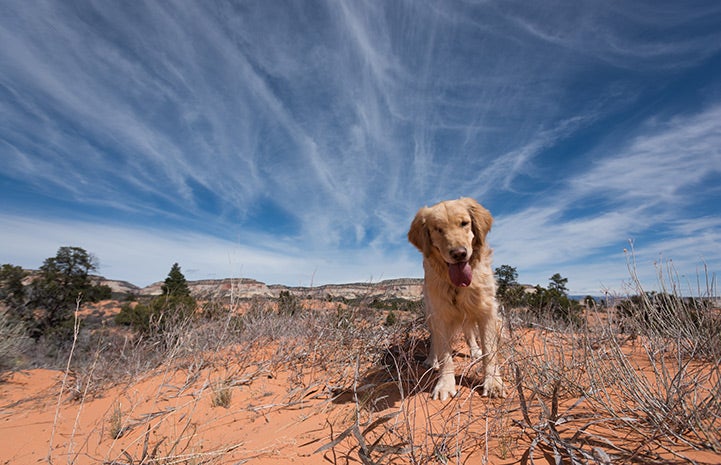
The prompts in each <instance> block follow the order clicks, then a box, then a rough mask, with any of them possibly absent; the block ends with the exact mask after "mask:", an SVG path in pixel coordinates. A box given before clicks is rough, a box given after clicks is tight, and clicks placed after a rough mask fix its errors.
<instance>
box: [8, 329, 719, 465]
mask: <svg viewBox="0 0 721 465" xmlns="http://www.w3.org/2000/svg"><path fill="white" fill-rule="evenodd" d="M516 338H517V340H520V341H521V344H525V345H528V346H529V347H533V348H534V349H533V350H535V351H536V352H539V353H543V352H544V351H546V352H548V351H552V350H553V348H552V347H549V344H548V339H545V338H543V337H541V336H540V335H539V333H537V332H526V333H525V334H521V335H520V336H519V335H516ZM567 342H568V341H566V342H563V341H562V342H559V345H563V344H566V343H567ZM459 347H460V346H459ZM238 350H246V349H238ZM274 350H275V349H274V348H261V349H258V352H257V353H255V354H251V355H250V356H249V355H248V354H247V353H244V354H243V357H238V353H237V352H234V351H233V349H228V352H227V353H220V354H213V355H212V357H209V359H208V360H205V361H204V363H203V364H194V363H193V362H192V361H188V362H187V363H180V364H177V365H175V366H167V367H160V368H157V369H154V370H153V371H152V372H149V373H144V374H142V375H141V376H136V377H134V378H133V379H130V380H128V381H126V382H123V383H117V384H115V385H111V386H105V385H101V384H102V383H95V385H94V384H93V383H83V382H82V380H78V379H77V375H76V374H74V373H72V372H70V373H67V374H66V373H64V372H62V371H52V370H44V369H35V370H29V371H21V372H16V373H13V374H12V375H11V376H9V377H8V378H6V379H5V380H4V381H2V382H0V464H34V463H52V464H77V465H83V464H99V463H102V464H116V465H120V464H125V465H128V464H139V463H164V464H171V463H182V464H186V463H187V464H190V463H193V464H199V463H222V464H242V463H253V464H269V465H270V464H279V463H293V464H308V465H311V464H312V465H315V464H321V463H342V464H346V463H353V464H356V463H363V460H364V458H363V457H364V454H366V453H367V455H369V456H372V458H371V459H372V460H373V461H367V462H366V463H379V464H380V463H383V464H385V463H413V462H415V463H443V464H445V463H464V464H475V463H489V464H512V463H530V461H529V456H528V450H529V443H530V439H529V437H531V436H529V434H527V433H528V431H527V430H524V429H523V428H520V427H519V422H522V421H523V415H522V414H521V411H520V408H519V405H520V399H519V396H518V393H517V391H515V390H514V389H513V388H512V387H511V389H509V396H508V398H506V399H487V398H483V397H481V396H480V395H479V394H478V385H477V381H476V380H475V379H474V378H473V377H472V376H468V377H466V376H464V374H465V373H467V372H468V371H467V370H466V367H464V364H466V365H467V363H468V360H467V357H466V356H464V354H463V349H462V348H461V349H459V354H458V356H457V365H458V366H457V373H458V374H459V385H460V388H459V389H460V392H459V395H458V396H457V397H456V398H454V399H452V400H451V401H449V402H447V403H442V402H440V401H432V400H430V399H429V395H428V391H429V389H430V385H431V384H430V382H431V381H432V375H430V374H428V373H424V372H422V371H418V372H416V373H415V374H414V373H406V374H405V375H409V374H410V375H412V376H410V378H413V377H414V376H417V378H418V379H416V380H413V379H405V381H404V383H398V382H397V379H394V376H393V374H392V373H388V372H387V371H383V370H378V369H373V367H352V366H349V367H346V368H345V372H340V375H339V372H338V371H335V372H333V373H330V372H328V371H326V370H325V369H324V368H322V366H321V365H322V364H318V366H317V367H313V366H306V367H298V366H294V365H293V361H292V359H288V361H286V362H284V363H280V364H273V363H269V360H270V359H271V358H272V354H273V351H274ZM627 350H628V351H629V353H633V352H634V351H639V353H641V352H642V351H640V350H639V349H638V348H634V346H633V344H631V343H629V346H628V348H627ZM210 358H212V359H213V360H212V361H211V360H210ZM241 359H242V360H241ZM636 363H637V364H638V366H637V368H638V369H640V370H643V369H644V367H643V366H642V365H643V362H642V358H639V359H638V361H637V362H636ZM405 375H404V376H405ZM399 376H400V375H399ZM505 376H506V378H507V380H509V378H510V373H508V372H506V373H505ZM538 376H541V374H539V375H538ZM343 377H345V379H344V378H343ZM400 377H402V376H400ZM413 383H416V384H413ZM399 386H402V388H401V390H405V392H399ZM509 386H510V384H509ZM525 400H526V401H527V402H529V403H533V402H534V399H533V398H528V399H525ZM584 408H585V404H579V400H578V398H577V397H574V396H573V395H568V396H566V397H564V398H562V402H561V405H560V406H559V407H558V409H559V411H564V410H568V409H575V410H574V415H577V417H574V419H575V418H578V417H583V414H584ZM533 414H534V415H536V416H538V415H539V413H538V408H536V410H534V411H533ZM568 418H571V416H569V417H568ZM531 420H532V422H535V421H536V420H537V418H533V419H531ZM558 428H559V430H560V429H562V426H561V425H560V424H559V426H558ZM611 429H612V428H611V427H610V426H609V427H607V426H603V425H602V426H600V427H599V428H596V429H595V430H593V428H592V429H589V431H591V430H593V431H595V434H598V435H599V436H603V435H605V436H606V437H611V436H612V431H611ZM606 433H608V434H606ZM409 440H412V442H413V444H414V445H415V447H414V448H411V447H410V446H409ZM614 440H615V439H614ZM634 440H636V439H633V438H632V439H631V441H634ZM376 441H377V442H376ZM419 445H420V446H419ZM676 447H677V449H676V450H675V451H674V453H671V454H669V453H668V451H660V453H661V454H662V455H664V454H665V455H664V456H666V457H670V458H673V459H674V460H676V462H677V463H678V461H679V459H678V456H677V454H683V456H684V457H686V458H688V459H689V460H693V461H695V462H696V463H702V464H718V463H721V455H719V454H714V453H711V452H708V451H698V450H692V449H691V448H689V447H686V446H684V445H683V444H678V445H677V446H676ZM414 454H416V455H414ZM533 456H534V457H535V460H534V463H554V457H553V456H552V455H549V454H548V453H547V452H546V453H545V454H544V453H543V452H542V451H541V449H540V448H538V449H536V450H535V451H534V452H533ZM153 459H158V461H157V462H155V461H153ZM371 459H369V460H371ZM602 459H603V457H602V456H599V463H603V461H602ZM681 462H683V460H681ZM689 463H691V462H689Z"/></svg>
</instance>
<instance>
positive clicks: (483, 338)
mask: <svg viewBox="0 0 721 465" xmlns="http://www.w3.org/2000/svg"><path fill="white" fill-rule="evenodd" d="M492 223H493V217H492V216H491V214H490V213H489V212H488V210H486V209H485V208H483V207H482V206H481V205H480V204H479V203H478V202H476V201H475V200H473V199H470V198H461V199H458V200H449V201H445V202H441V203H439V204H436V205H433V206H432V207H423V208H421V209H420V210H418V213H417V214H416V217H415V219H414V220H413V222H412V223H411V228H410V230H409V231H408V240H409V241H410V242H411V244H413V245H414V246H416V247H417V248H418V250H420V251H421V253H423V269H424V271H425V277H424V282H423V297H424V300H425V310H426V318H427V320H428V326H429V329H430V332H431V348H430V353H429V355H428V359H427V360H426V363H427V364H428V365H429V366H430V367H433V368H434V369H437V370H440V375H439V378H438V382H437V383H436V386H435V388H434V389H433V393H432V398H433V399H434V400H435V399H438V398H440V399H441V400H442V401H443V400H446V399H448V398H449V397H453V396H455V395H456V378H455V372H454V367H453V352H452V348H451V343H452V341H453V338H454V337H455V335H456V333H457V332H458V330H459V329H462V330H463V334H464V336H465V339H466V342H467V343H468V347H469V348H470V352H471V357H472V359H473V360H474V361H476V360H478V359H482V362H483V375H484V378H483V395H484V396H489V397H505V395H506V392H505V387H504V385H503V380H502V379H501V375H500V373H499V370H498V364H497V361H496V360H497V351H498V342H499V339H500V330H501V323H500V319H499V318H498V305H497V303H496V281H495V278H494V276H493V271H492V269H491V258H492V254H493V251H492V250H491V248H490V247H489V246H488V244H487V243H486V235H487V234H488V232H489V231H490V229H491V224H492ZM478 339H480V343H481V347H480V348H479V347H478Z"/></svg>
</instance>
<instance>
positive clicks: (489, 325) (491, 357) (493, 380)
mask: <svg viewBox="0 0 721 465" xmlns="http://www.w3.org/2000/svg"><path fill="white" fill-rule="evenodd" d="M500 339H501V320H500V319H499V318H497V317H495V315H494V318H492V319H491V320H490V321H488V322H486V324H485V325H484V327H481V346H482V348H483V355H484V358H483V366H484V370H483V371H484V373H485V378H484V380H483V395H484V396H488V397H506V387H505V385H504V384H503V379H502V378H501V373H500V370H499V368H498V346H499V342H500Z"/></svg>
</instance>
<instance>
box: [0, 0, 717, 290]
mask: <svg viewBox="0 0 721 465" xmlns="http://www.w3.org/2000/svg"><path fill="white" fill-rule="evenodd" d="M0 43H2V44H3V45H2V47H0V160H1V161H2V163H1V165H0V166H1V168H0V195H1V197H2V202H0V223H1V224H2V227H1V228H0V244H2V245H1V248H0V262H2V263H13V264H17V265H22V266H25V267H29V268H37V267H39V266H40V265H41V264H42V261H43V259H45V258H47V257H50V256H54V254H55V252H56V250H57V248H58V247H60V246H62V245H76V246H81V247H84V248H86V250H88V251H90V252H92V253H94V254H95V255H96V256H97V257H98V259H99V262H100V273H101V274H103V275H105V276H108V277H111V278H116V279H124V280H128V281H131V282H133V283H135V284H138V285H146V284H149V283H151V282H154V281H158V280H162V279H164V278H165V276H166V275H167V273H168V271H169V270H170V266H171V265H172V263H173V262H176V261H177V262H179V263H180V265H181V267H182V269H183V271H184V273H185V275H186V277H187V278H188V279H204V278H222V277H246V278H255V279H258V280H261V281H264V282H267V283H282V284H288V285H313V284H324V283H341V282H351V281H365V282H368V281H379V280H382V279H388V278H395V277H420V276H421V275H422V268H421V257H420V254H419V253H418V252H417V251H416V250H415V249H414V248H413V247H412V246H411V245H410V244H408V242H407V239H406V233H407V230H408V226H409V224H410V221H411V219H412V218H413V216H414V215H415V213H416V211H417V210H418V208H419V207H421V206H423V205H427V204H433V203H436V202H438V201H440V200H445V199H451V198H457V197H461V196H470V197H474V198H476V199H477V200H479V201H480V202H481V203H482V204H484V205H485V206H486V207H487V208H488V209H489V210H491V212H492V213H493V214H494V216H495V219H496V221H495V223H494V227H493V230H492V232H491V234H490V236H489V241H490V243H491V245H492V246H493V247H494V249H495V265H496V266H498V265H501V264H509V265H512V266H515V267H516V268H517V270H518V272H519V280H520V281H521V282H524V283H530V284H542V285H545V284H547V282H548V278H549V277H550V276H551V275H552V274H554V273H561V274H562V275H563V276H565V277H567V278H568V279H569V288H570V289H571V291H572V292H574V293H593V294H600V293H601V292H603V291H604V290H610V291H613V292H623V290H624V283H626V282H628V280H629V272H628V270H627V268H626V263H627V261H626V260H627V258H626V256H625V255H624V248H626V249H629V240H631V241H633V247H634V250H635V259H636V262H637V266H638V273H639V276H640V277H641V278H642V279H643V280H644V282H647V283H648V285H649V287H651V286H653V283H654V282H655V278H654V277H655V275H656V273H657V271H658V266H659V264H661V265H662V266H665V265H670V266H672V269H673V270H674V271H675V272H676V273H678V275H679V277H680V279H681V281H682V282H687V281H688V282H690V283H692V284H695V282H696V277H697V274H698V272H699V271H701V272H703V269H704V266H706V267H707V268H708V270H709V272H710V273H712V274H713V273H717V272H719V271H721V246H720V245H721V215H719V213H721V207H719V205H721V182H719V175H720V174H721V2H718V1H715V0H711V1H688V2H679V1H657V0H653V1H633V2H626V1H618V2H613V1H565V2H550V1H546V2H526V1H518V2H515V1H505V0H504V1H465V2H459V1H437V2H436V1H423V0H412V1H411V0H406V1H402V0H401V1H362V0H348V1H342V0H328V1H310V0H308V1H280V0H279V1H270V2H269V1H265V0H261V1H244V2H215V1H202V2H200V1H188V0H186V1H147V2H141V1H138V2H121V1H76V2H58V1H54V0H52V1H42V0H18V1H14V0H8V1H3V2H2V4H1V5H0ZM669 260H672V262H669ZM654 263H656V265H654Z"/></svg>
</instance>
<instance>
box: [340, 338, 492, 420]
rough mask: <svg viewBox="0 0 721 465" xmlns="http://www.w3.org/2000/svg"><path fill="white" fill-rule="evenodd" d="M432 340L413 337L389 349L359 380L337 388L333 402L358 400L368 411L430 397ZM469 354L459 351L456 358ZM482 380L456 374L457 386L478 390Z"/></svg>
mask: <svg viewBox="0 0 721 465" xmlns="http://www.w3.org/2000/svg"><path fill="white" fill-rule="evenodd" d="M429 349H430V339H429V338H428V337H425V338H415V337H412V336H409V337H406V338H404V340H402V341H400V342H398V343H394V344H392V345H390V346H389V347H388V348H386V349H385V350H384V352H383V354H382V356H379V361H378V362H376V363H375V364H374V365H373V366H372V367H370V368H369V369H368V370H366V371H365V372H363V373H361V374H360V375H359V376H358V377H357V379H351V380H349V383H347V385H346V386H343V387H342V388H339V389H337V390H335V391H334V398H333V403H336V404H347V403H357V404H358V405H359V406H360V407H362V408H363V409H365V410H368V411H372V412H378V411H383V410H386V409H389V408H395V407H397V406H398V405H399V404H400V403H401V402H402V401H404V400H408V399H410V398H414V397H416V396H425V398H426V399H430V396H431V393H432V392H433V387H434V386H435V383H436V381H437V380H438V372H437V371H436V370H433V369H431V368H428V367H427V366H426V365H425V363H424V362H425V360H426V358H427V357H428V352H429ZM459 357H466V358H467V357H468V355H467V354H463V353H456V354H455V358H459ZM481 384H482V383H481V381H480V380H479V379H478V378H477V377H476V376H475V375H474V374H472V373H471V374H465V375H456V385H457V386H459V387H465V388H468V389H471V390H478V387H479V386H480V385H481Z"/></svg>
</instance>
